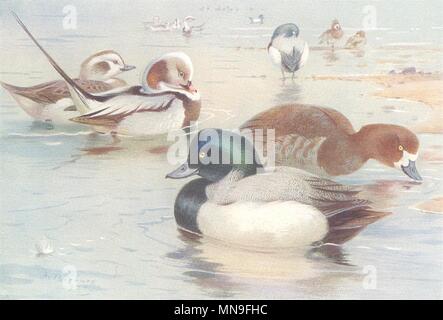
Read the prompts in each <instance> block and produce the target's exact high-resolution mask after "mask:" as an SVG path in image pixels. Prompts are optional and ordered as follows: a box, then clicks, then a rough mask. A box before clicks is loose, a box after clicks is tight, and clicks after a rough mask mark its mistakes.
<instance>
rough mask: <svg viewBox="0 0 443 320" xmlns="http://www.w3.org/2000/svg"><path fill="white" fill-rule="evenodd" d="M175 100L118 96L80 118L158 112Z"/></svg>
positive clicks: (162, 96)
mask: <svg viewBox="0 0 443 320" xmlns="http://www.w3.org/2000/svg"><path fill="white" fill-rule="evenodd" d="M175 99H176V97H175V96H174V95H173V94H167V95H159V96H147V95H146V96H145V95H118V96H116V97H114V98H111V99H109V100H107V101H105V102H101V103H100V102H98V108H94V109H93V110H91V111H90V112H88V113H85V114H83V115H82V118H103V117H105V118H107V117H113V118H114V117H121V118H124V117H125V116H127V115H129V114H132V113H135V112H142V111H160V110H162V109H167V108H169V107H170V106H171V104H172V103H173V102H174V100H175Z"/></svg>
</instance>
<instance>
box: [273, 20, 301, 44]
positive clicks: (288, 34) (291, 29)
mask: <svg viewBox="0 0 443 320" xmlns="http://www.w3.org/2000/svg"><path fill="white" fill-rule="evenodd" d="M299 34H300V29H299V28H298V27H297V25H296V24H294V23H285V24H282V25H281V26H279V27H277V29H275V30H274V33H273V34H272V38H271V42H272V41H274V40H275V39H276V38H279V37H284V38H292V37H294V38H297V37H298V35H299Z"/></svg>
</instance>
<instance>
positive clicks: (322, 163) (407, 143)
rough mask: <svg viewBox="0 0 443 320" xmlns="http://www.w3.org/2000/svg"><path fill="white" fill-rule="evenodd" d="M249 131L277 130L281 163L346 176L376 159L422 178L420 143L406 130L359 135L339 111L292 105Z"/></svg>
mask: <svg viewBox="0 0 443 320" xmlns="http://www.w3.org/2000/svg"><path fill="white" fill-rule="evenodd" d="M246 129H249V130H252V132H254V130H256V129H264V130H266V129H275V139H276V141H275V142H276V154H275V160H276V163H277V164H278V165H285V166H293V167H297V168H301V169H303V170H307V171H310V172H312V173H315V174H318V175H328V176H340V175H346V174H350V173H353V172H355V171H356V170H358V169H360V168H361V167H362V166H363V165H364V164H365V163H366V162H367V161H368V160H369V159H375V160H377V161H379V162H381V163H383V164H384V165H386V166H389V167H395V168H398V169H400V170H402V171H403V172H404V173H405V174H406V175H407V176H409V177H410V178H411V179H414V180H417V181H420V180H422V177H421V176H420V174H419V173H418V171H417V169H416V166H415V161H416V159H417V156H418V148H419V140H418V138H417V136H416V135H415V134H414V133H413V132H411V131H410V130H409V129H407V128H405V127H402V126H398V125H392V124H382V123H377V124H369V125H365V126H363V127H362V128H361V129H360V130H359V131H355V129H354V127H353V126H352V124H351V122H350V121H349V120H348V119H347V118H346V117H345V116H344V115H343V114H341V113H340V112H338V111H337V110H334V109H330V108H325V107H317V106H312V105H304V104H288V105H282V106H278V107H274V108H271V109H269V110H267V111H264V112H261V113H259V114H258V115H256V116H254V117H253V118H251V119H250V120H248V121H247V122H246V123H244V124H243V125H242V126H241V130H246ZM265 143H266V141H265Z"/></svg>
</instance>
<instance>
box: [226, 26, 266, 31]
mask: <svg viewBox="0 0 443 320" xmlns="http://www.w3.org/2000/svg"><path fill="white" fill-rule="evenodd" d="M229 30H235V31H256V30H273V29H272V28H269V27H238V28H229Z"/></svg>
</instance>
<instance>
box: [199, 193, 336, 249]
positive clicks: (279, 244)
mask: <svg viewBox="0 0 443 320" xmlns="http://www.w3.org/2000/svg"><path fill="white" fill-rule="evenodd" d="M197 224H198V227H199V228H200V230H201V232H202V234H203V235H205V236H207V237H211V238H214V239H217V240H221V241H225V242H229V243H232V244H237V245H242V246H249V247H260V248H287V247H303V246H307V245H310V244H311V243H313V242H315V241H318V240H321V239H322V238H323V237H324V236H325V235H326V233H327V231H328V222H327V220H326V218H325V216H324V215H323V214H322V213H321V212H320V211H319V210H317V209H316V208H314V207H312V206H309V205H304V204H300V203H297V202H295V201H274V202H270V203H264V202H237V203H234V204H230V205H217V204H214V203H211V202H207V203H205V204H204V205H203V206H202V207H201V208H200V210H199V214H198V217H197Z"/></svg>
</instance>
